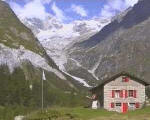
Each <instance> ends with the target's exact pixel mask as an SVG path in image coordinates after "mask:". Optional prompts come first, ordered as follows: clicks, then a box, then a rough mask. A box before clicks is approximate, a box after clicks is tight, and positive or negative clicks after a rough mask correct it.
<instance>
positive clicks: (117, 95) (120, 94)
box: [113, 90, 123, 98]
mask: <svg viewBox="0 0 150 120" xmlns="http://www.w3.org/2000/svg"><path fill="white" fill-rule="evenodd" d="M113 92H114V93H113V96H114V98H123V90H113Z"/></svg>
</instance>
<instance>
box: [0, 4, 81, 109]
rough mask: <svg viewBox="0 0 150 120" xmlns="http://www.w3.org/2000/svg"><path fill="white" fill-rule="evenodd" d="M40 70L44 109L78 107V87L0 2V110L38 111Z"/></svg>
mask: <svg viewBox="0 0 150 120" xmlns="http://www.w3.org/2000/svg"><path fill="white" fill-rule="evenodd" d="M43 70H44V71H45V75H46V81H44V107H47V106H51V105H62V106H67V105H68V106H69V105H76V104H80V102H81V101H80V100H81V99H80V98H81V97H80V96H81V95H80V93H79V88H81V87H80V86H81V85H80V84H79V83H76V82H75V81H74V80H73V78H71V77H69V76H68V75H66V74H64V73H62V72H61V71H60V70H59V69H58V67H57V66H56V64H55V63H54V62H53V60H52V59H51V58H50V57H49V56H48V55H47V53H46V52H45V50H44V48H43V47H42V45H41V44H40V43H39V41H38V40H37V38H36V37H35V36H34V35H33V33H32V32H31V30H30V29H28V28H27V27H26V26H24V25H23V24H22V23H21V22H20V20H19V19H18V18H17V16H16V15H15V14H14V12H13V11H12V10H11V9H10V7H9V5H8V4H6V3H5V2H3V1H0V107H5V106H6V107H7V106H10V107H11V106H13V108H14V107H15V106H24V107H30V108H40V107H41V80H42V72H43ZM82 88H83V87H82ZM72 97H74V98H75V101H74V100H73V101H71V103H70V102H69V101H70V99H71V98H72ZM76 98H78V100H77V99H76Z"/></svg>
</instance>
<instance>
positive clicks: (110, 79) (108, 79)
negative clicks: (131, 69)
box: [90, 71, 150, 91]
mask: <svg viewBox="0 0 150 120" xmlns="http://www.w3.org/2000/svg"><path fill="white" fill-rule="evenodd" d="M120 76H127V77H130V78H132V80H134V81H137V82H139V83H141V84H143V85H145V86H147V85H150V83H148V82H146V81H145V80H143V79H140V78H138V77H136V76H135V75H131V74H130V73H128V72H125V71H123V72H120V73H118V74H116V75H114V76H112V77H111V78H107V79H105V80H103V82H102V83H101V84H99V85H98V86H96V87H94V88H92V89H91V90H90V91H92V90H94V89H97V88H99V87H103V86H104V85H105V84H107V83H109V82H111V81H113V80H115V79H116V78H118V77H120Z"/></svg>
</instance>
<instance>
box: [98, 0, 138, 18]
mask: <svg viewBox="0 0 150 120" xmlns="http://www.w3.org/2000/svg"><path fill="white" fill-rule="evenodd" d="M137 2H138V0H113V1H112V0H107V3H106V4H105V5H104V6H103V8H102V10H101V17H104V18H110V17H112V16H114V15H115V14H116V13H118V12H121V11H123V10H125V9H127V8H128V7H130V6H134V5H135V4H136V3H137Z"/></svg>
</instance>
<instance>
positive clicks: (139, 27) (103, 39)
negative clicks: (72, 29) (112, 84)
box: [66, 0, 150, 82]
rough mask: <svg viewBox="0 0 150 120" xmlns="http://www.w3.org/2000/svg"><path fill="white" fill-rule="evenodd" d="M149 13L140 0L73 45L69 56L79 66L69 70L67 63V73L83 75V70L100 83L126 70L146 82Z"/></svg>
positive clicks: (148, 4)
mask: <svg viewBox="0 0 150 120" xmlns="http://www.w3.org/2000/svg"><path fill="white" fill-rule="evenodd" d="M149 11H150V1H149V0H140V1H139V2H138V3H137V4H136V5H135V6H134V7H133V8H129V9H128V10H127V11H125V12H123V13H122V14H120V15H119V16H117V17H115V18H114V19H113V21H112V22H111V23H110V24H108V25H106V26H105V27H104V28H103V29H102V30H101V31H100V32H98V33H97V34H95V35H94V36H92V37H90V38H89V39H88V40H86V41H83V42H79V43H75V44H73V45H72V47H70V49H68V54H69V57H70V59H73V60H74V61H76V62H77V63H78V65H75V66H74V67H70V66H72V64H70V62H69V61H68V64H66V66H68V72H72V73H74V74H76V72H78V73H80V76H81V75H82V76H84V75H83V73H81V72H80V71H82V69H83V68H84V69H86V70H88V71H90V72H91V73H93V74H94V75H95V76H96V77H98V79H99V80H103V79H105V78H107V77H110V76H111V75H113V74H116V73H118V72H120V71H128V72H131V73H133V74H135V75H137V76H138V77H141V78H143V79H145V80H147V81H149V77H150V74H149V70H150V54H149V50H150V31H149V29H150V12H149ZM77 66H79V67H77ZM81 68H82V69H81ZM97 82H100V81H97Z"/></svg>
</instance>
